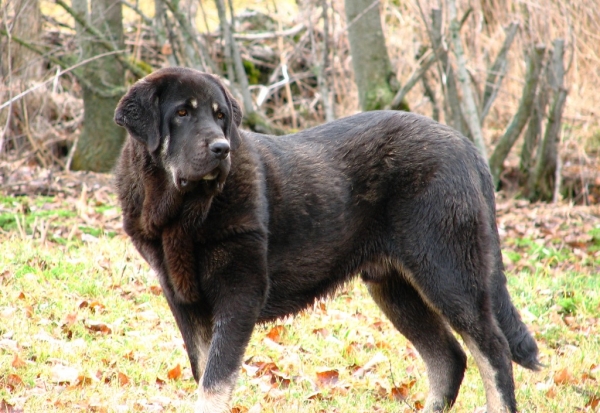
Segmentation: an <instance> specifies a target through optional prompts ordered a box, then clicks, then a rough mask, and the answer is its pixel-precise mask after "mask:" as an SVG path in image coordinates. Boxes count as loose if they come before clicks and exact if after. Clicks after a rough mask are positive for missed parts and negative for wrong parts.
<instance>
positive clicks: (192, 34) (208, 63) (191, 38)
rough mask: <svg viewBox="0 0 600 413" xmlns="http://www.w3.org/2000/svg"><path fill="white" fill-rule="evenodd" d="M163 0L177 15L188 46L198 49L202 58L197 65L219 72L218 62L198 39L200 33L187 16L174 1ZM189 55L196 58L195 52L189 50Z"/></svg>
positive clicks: (176, 17)
mask: <svg viewBox="0 0 600 413" xmlns="http://www.w3.org/2000/svg"><path fill="white" fill-rule="evenodd" d="M163 1H164V3H165V4H166V5H167V7H168V8H169V10H170V11H171V13H173V16H174V17H175V19H176V20H177V22H178V23H179V25H180V26H181V29H182V31H183V36H184V38H185V39H184V41H185V44H186V45H187V46H192V47H193V48H194V49H196V50H195V51H196V53H197V54H198V56H200V60H201V62H200V64H198V62H195V65H196V66H202V68H203V69H204V70H207V68H210V70H211V71H212V72H213V73H219V71H218V70H217V67H216V64H215V63H214V62H213V61H212V59H211V58H210V56H209V54H208V51H207V50H206V49H205V47H204V45H203V44H202V42H200V41H199V40H198V33H196V30H195V29H194V27H193V26H191V25H190V24H189V21H188V20H186V18H185V16H184V15H183V14H182V13H181V11H180V10H179V8H178V7H176V6H175V5H174V4H173V2H172V1H169V0H163ZM187 55H188V56H187V57H188V58H191V59H192V60H195V59H194V53H190V52H188V53H187ZM199 68H200V67H199Z"/></svg>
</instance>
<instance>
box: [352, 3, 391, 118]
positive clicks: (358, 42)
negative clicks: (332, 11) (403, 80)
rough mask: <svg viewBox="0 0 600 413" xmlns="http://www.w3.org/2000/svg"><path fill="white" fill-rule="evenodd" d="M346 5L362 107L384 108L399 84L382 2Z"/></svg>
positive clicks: (368, 108)
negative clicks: (385, 31) (387, 41)
mask: <svg viewBox="0 0 600 413" xmlns="http://www.w3.org/2000/svg"><path fill="white" fill-rule="evenodd" d="M345 4H346V19H347V22H348V39H349V41H350V53H351V54H352V67H353V69H354V76H355V81H356V86H357V87H358V99H359V101H360V106H361V108H362V110H363V111H368V110H377V109H383V108H384V107H385V106H386V105H388V104H389V103H390V102H391V101H392V99H393V98H394V95H395V93H396V91H397V90H398V85H397V80H396V74H395V73H394V70H393V69H392V63H391V62H390V58H389V56H388V52H387V48H386V45H385V39H384V37H383V30H382V27H381V17H380V15H379V0H346V1H345Z"/></svg>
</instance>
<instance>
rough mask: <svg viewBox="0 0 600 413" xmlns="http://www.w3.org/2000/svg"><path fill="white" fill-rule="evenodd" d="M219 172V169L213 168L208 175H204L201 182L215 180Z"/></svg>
mask: <svg viewBox="0 0 600 413" xmlns="http://www.w3.org/2000/svg"><path fill="white" fill-rule="evenodd" d="M220 172H221V170H220V169H219V168H215V169H213V170H212V171H210V172H209V173H207V174H206V175H204V176H203V177H202V180H203V181H212V180H214V179H217V177H218V176H219V173H220Z"/></svg>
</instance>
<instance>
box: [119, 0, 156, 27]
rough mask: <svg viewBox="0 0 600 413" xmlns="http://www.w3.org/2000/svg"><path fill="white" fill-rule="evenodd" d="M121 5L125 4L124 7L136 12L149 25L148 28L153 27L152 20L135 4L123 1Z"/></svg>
mask: <svg viewBox="0 0 600 413" xmlns="http://www.w3.org/2000/svg"><path fill="white" fill-rule="evenodd" d="M121 4H123V5H124V6H127V7H129V8H130V9H131V10H133V11H134V12H136V13H137V14H138V15H139V16H140V17H141V18H142V20H143V21H144V23H145V24H147V25H148V26H152V23H153V21H152V19H151V18H150V17H148V16H146V15H145V14H144V12H143V11H142V10H141V9H140V8H139V7H138V6H137V5H135V4H131V3H129V2H128V1H126V0H121Z"/></svg>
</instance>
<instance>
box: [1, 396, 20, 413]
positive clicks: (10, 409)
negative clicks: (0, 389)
mask: <svg viewBox="0 0 600 413" xmlns="http://www.w3.org/2000/svg"><path fill="white" fill-rule="evenodd" d="M0 412H2V413H23V409H19V408H17V407H15V405H14V404H10V403H9V402H7V401H6V400H4V399H2V400H0Z"/></svg>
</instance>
